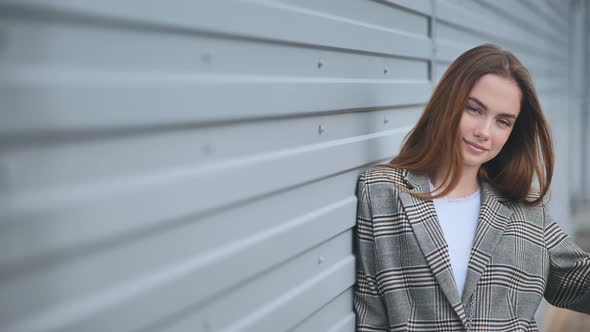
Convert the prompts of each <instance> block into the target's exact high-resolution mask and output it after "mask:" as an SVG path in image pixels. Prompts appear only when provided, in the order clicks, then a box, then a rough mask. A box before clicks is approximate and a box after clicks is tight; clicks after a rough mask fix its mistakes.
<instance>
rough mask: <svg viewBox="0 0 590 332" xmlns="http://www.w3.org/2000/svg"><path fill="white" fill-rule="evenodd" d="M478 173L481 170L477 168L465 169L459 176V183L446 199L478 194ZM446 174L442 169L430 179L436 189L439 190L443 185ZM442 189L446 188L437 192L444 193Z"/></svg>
mask: <svg viewBox="0 0 590 332" xmlns="http://www.w3.org/2000/svg"><path fill="white" fill-rule="evenodd" d="M478 171H479V168H475V167H473V168H464V169H463V171H462V172H461V175H460V176H459V182H457V186H456V187H455V188H454V189H453V190H451V192H449V193H448V194H447V195H446V196H445V197H448V198H461V197H466V196H469V195H470V194H473V193H474V192H476V191H477V190H478V189H479V181H478V179H477V173H478ZM445 174H446V170H443V169H441V170H439V171H437V172H435V174H433V175H432V176H431V177H430V181H431V182H432V184H433V185H434V187H435V188H438V187H439V186H440V185H441V184H442V181H443V180H444V176H445ZM442 189H444V187H443V188H441V190H437V192H440V191H442Z"/></svg>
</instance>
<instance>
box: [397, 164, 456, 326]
mask: <svg viewBox="0 0 590 332" xmlns="http://www.w3.org/2000/svg"><path fill="white" fill-rule="evenodd" d="M407 180H408V182H409V183H410V184H411V185H412V187H413V189H412V190H411V191H412V192H421V193H424V192H429V191H430V187H429V185H428V177H427V176H426V175H424V174H416V173H413V172H407ZM399 197H400V200H401V202H402V205H403V206H404V210H405V212H406V215H407V216H408V219H409V221H410V224H411V226H412V229H413V231H414V234H415V235H416V239H417V240H418V243H419V245H420V248H421V249H422V253H423V254H424V257H425V258H426V261H427V262H428V265H429V266H430V269H431V270H432V273H433V274H434V276H435V278H436V280H437V281H438V283H439V285H440V288H441V289H442V292H443V293H444V295H445V296H446V298H447V300H448V301H449V303H450V304H451V305H452V307H453V309H454V310H455V312H456V313H457V315H458V316H459V318H460V319H461V320H462V321H463V323H464V324H465V323H466V318H465V308H464V305H463V303H462V302H461V298H460V297H459V291H458V290H457V285H456V283H455V280H454V278H453V273H452V271H451V262H450V259H449V250H448V245H447V242H446V241H445V238H444V235H443V232H442V229H441V227H440V224H439V222H438V218H437V216H436V210H435V207H434V203H433V202H432V200H424V199H420V198H417V197H415V196H413V195H411V194H409V193H406V192H403V191H400V192H399Z"/></svg>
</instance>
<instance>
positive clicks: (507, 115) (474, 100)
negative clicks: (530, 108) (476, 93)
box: [467, 97, 516, 119]
mask: <svg viewBox="0 0 590 332" xmlns="http://www.w3.org/2000/svg"><path fill="white" fill-rule="evenodd" d="M467 100H471V101H473V102H474V103H476V104H478V105H479V106H481V108H483V109H484V110H486V111H487V110H488V107H487V106H486V105H485V104H484V103H482V102H481V100H479V99H477V98H475V97H467ZM499 115H500V116H503V117H506V118H512V119H516V115H514V114H511V113H500V114H499Z"/></svg>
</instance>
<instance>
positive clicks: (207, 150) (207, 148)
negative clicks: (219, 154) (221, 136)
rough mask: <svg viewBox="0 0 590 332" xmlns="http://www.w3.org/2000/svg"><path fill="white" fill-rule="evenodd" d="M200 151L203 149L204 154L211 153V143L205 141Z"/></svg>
mask: <svg viewBox="0 0 590 332" xmlns="http://www.w3.org/2000/svg"><path fill="white" fill-rule="evenodd" d="M201 151H203V153H204V154H211V152H213V148H211V144H209V143H205V144H203V146H202V147H201Z"/></svg>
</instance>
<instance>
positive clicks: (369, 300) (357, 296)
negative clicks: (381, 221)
mask: <svg viewBox="0 0 590 332" xmlns="http://www.w3.org/2000/svg"><path fill="white" fill-rule="evenodd" d="M356 196H357V200H358V201H357V202H358V203H357V214H356V226H355V231H354V244H355V245H354V248H355V249H354V250H355V254H356V283H355V286H354V311H355V314H356V331H357V332H365V331H367V332H368V331H370V332H379V331H384V332H386V331H387V330H388V328H387V327H388V325H389V324H388V319H387V310H386V307H385V303H384V301H383V297H382V293H381V291H380V289H379V286H378V283H377V278H376V273H375V271H376V263H377V256H376V254H375V241H374V236H373V222H372V216H371V202H370V200H369V194H368V190H367V184H366V182H365V173H363V174H361V176H360V177H359V180H358V184H357V190H356Z"/></svg>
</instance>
